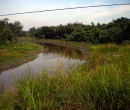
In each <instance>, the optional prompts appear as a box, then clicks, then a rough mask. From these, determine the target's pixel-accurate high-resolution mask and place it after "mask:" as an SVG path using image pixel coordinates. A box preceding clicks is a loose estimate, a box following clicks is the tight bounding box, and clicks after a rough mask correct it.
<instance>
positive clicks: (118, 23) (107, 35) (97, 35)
mask: <svg viewBox="0 0 130 110" xmlns="http://www.w3.org/2000/svg"><path fill="white" fill-rule="evenodd" d="M30 34H31V36H35V37H37V38H45V39H66V40H67V41H78V42H79V41H84V42H91V43H96V44H97V43H110V42H111V43H117V44H121V43H123V42H124V41H126V40H129V41H130V19H128V18H124V17H121V18H118V19H117V20H113V21H112V22H110V23H108V24H100V23H97V25H95V24H94V23H93V22H92V23H91V25H84V24H82V23H78V22H76V23H73V24H71V23H68V24H67V25H59V26H50V27H49V26H42V27H41V28H38V29H35V28H31V29H30Z"/></svg>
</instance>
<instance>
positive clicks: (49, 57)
mask: <svg viewBox="0 0 130 110" xmlns="http://www.w3.org/2000/svg"><path fill="white" fill-rule="evenodd" d="M43 46H44V47H45V48H47V51H43V52H41V53H39V54H38V55H37V57H36V58H35V59H34V60H32V61H29V62H27V63H24V64H22V65H20V66H18V67H15V68H12V69H9V70H6V71H2V72H1V73H0V92H3V91H4V90H6V89H11V88H14V87H15V79H18V78H19V77H20V75H22V74H28V73H30V72H31V73H32V74H34V75H36V74H40V73H41V72H43V71H45V70H46V71H47V72H48V74H54V73H55V71H54V70H58V69H62V70H63V71H66V70H67V69H69V68H70V67H73V66H75V65H79V64H82V63H83V62H84V60H83V54H82V52H81V51H79V50H76V49H73V48H69V47H64V46H58V45H53V44H43Z"/></svg>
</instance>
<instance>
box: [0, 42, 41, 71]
mask: <svg viewBox="0 0 130 110" xmlns="http://www.w3.org/2000/svg"><path fill="white" fill-rule="evenodd" d="M40 51H43V46H40V45H38V44H35V43H29V42H21V43H17V44H12V45H7V46H0V71H2V70H4V69H7V68H10V67H14V66H18V65H20V64H22V63H24V62H26V61H29V60H31V59H33V58H35V57H36V55H37V53H38V52H40Z"/></svg>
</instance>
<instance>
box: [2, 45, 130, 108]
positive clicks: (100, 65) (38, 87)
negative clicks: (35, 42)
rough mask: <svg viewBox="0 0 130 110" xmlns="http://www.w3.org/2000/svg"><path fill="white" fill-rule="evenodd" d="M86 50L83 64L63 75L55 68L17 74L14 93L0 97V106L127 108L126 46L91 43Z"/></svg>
mask: <svg viewBox="0 0 130 110" xmlns="http://www.w3.org/2000/svg"><path fill="white" fill-rule="evenodd" d="M83 45H84V48H85V47H87V45H85V44H83ZM84 48H82V49H84ZM86 50H91V51H90V53H91V54H89V55H87V54H85V55H86V63H84V64H82V65H81V66H80V67H79V68H70V69H68V71H67V73H66V74H63V73H62V71H60V72H58V71H57V74H54V75H49V74H47V73H46V72H43V73H42V74H40V75H37V76H36V77H34V76H33V75H32V74H31V73H29V74H26V75H23V76H21V78H20V79H18V80H17V81H16V83H17V89H16V90H15V92H14V91H13V92H10V93H7V94H5V95H3V96H1V97H0V108H1V109H9V110H14V109H19V110H57V109H58V110H129V109H130V55H129V54H130V45H126V46H121V45H115V44H104V45H92V46H90V49H86ZM84 51H85V50H84Z"/></svg>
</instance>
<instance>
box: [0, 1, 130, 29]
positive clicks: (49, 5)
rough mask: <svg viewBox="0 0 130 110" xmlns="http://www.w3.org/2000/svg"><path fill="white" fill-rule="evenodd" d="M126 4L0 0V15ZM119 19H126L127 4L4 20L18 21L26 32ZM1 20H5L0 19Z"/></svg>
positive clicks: (129, 7) (128, 11)
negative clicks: (77, 23) (74, 23)
mask: <svg viewBox="0 0 130 110" xmlns="http://www.w3.org/2000/svg"><path fill="white" fill-rule="evenodd" d="M129 2H130V0H0V15H1V14H8V13H17V12H26V11H36V10H47V9H55V8H66V7H76V6H88V5H101V4H114V3H129ZM119 17H127V18H130V5H129V6H114V7H100V8H86V9H76V10H66V11H55V12H44V13H35V14H25V15H16V16H7V17H6V18H9V20H10V22H14V21H20V22H21V23H22V24H23V26H24V30H28V29H29V28H31V27H40V26H43V25H44V26H45V25H47V26H51V25H59V24H67V23H73V22H77V21H78V22H82V23H84V24H90V23H91V22H92V21H93V22H94V23H97V22H100V23H108V22H110V21H111V20H112V19H116V18H119ZM3 18H5V17H0V19H3Z"/></svg>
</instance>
